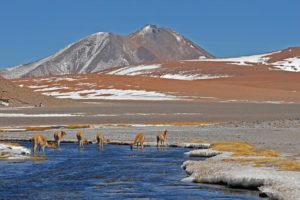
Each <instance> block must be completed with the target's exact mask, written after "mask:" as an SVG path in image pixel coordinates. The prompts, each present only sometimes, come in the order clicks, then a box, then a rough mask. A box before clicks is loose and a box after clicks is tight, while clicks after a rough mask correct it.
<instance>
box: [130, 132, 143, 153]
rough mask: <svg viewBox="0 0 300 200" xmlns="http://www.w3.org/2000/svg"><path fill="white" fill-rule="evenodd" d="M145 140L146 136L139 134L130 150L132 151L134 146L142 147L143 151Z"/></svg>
mask: <svg viewBox="0 0 300 200" xmlns="http://www.w3.org/2000/svg"><path fill="white" fill-rule="evenodd" d="M144 140H145V136H144V134H143V133H137V134H136V136H135V138H134V141H133V143H131V144H130V148H131V149H132V148H133V146H134V145H136V146H137V148H138V146H139V145H140V146H141V148H142V149H144Z"/></svg>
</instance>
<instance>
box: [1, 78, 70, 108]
mask: <svg viewBox="0 0 300 200" xmlns="http://www.w3.org/2000/svg"><path fill="white" fill-rule="evenodd" d="M0 100H1V102H8V103H9V106H37V107H38V106H59V105H66V104H70V103H73V101H71V100H59V99H56V98H53V97H49V96H45V95H41V94H39V93H36V92H34V91H33V90H31V89H29V88H27V87H20V86H18V85H16V84H14V83H13V82H11V81H10V80H7V79H4V78H2V77H0ZM0 106H1V105H0Z"/></svg>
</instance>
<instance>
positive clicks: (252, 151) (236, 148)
mask: <svg viewBox="0 0 300 200" xmlns="http://www.w3.org/2000/svg"><path fill="white" fill-rule="evenodd" d="M212 149H214V150H216V151H227V152H232V153H233V154H232V155H233V156H263V157H278V156H279V153H278V152H276V151H274V150H272V149H256V148H255V147H254V146H253V145H251V144H249V143H247V142H244V141H221V142H216V143H213V144H212Z"/></svg>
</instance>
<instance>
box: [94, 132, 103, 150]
mask: <svg viewBox="0 0 300 200" xmlns="http://www.w3.org/2000/svg"><path fill="white" fill-rule="evenodd" d="M96 140H97V144H98V145H99V148H101V149H103V147H104V141H105V140H104V135H103V134H102V133H97V135H96Z"/></svg>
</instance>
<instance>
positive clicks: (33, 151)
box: [32, 144, 37, 155]
mask: <svg viewBox="0 0 300 200" xmlns="http://www.w3.org/2000/svg"><path fill="white" fill-rule="evenodd" d="M36 148H37V145H36V144H32V154H33V155H35V152H36Z"/></svg>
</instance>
